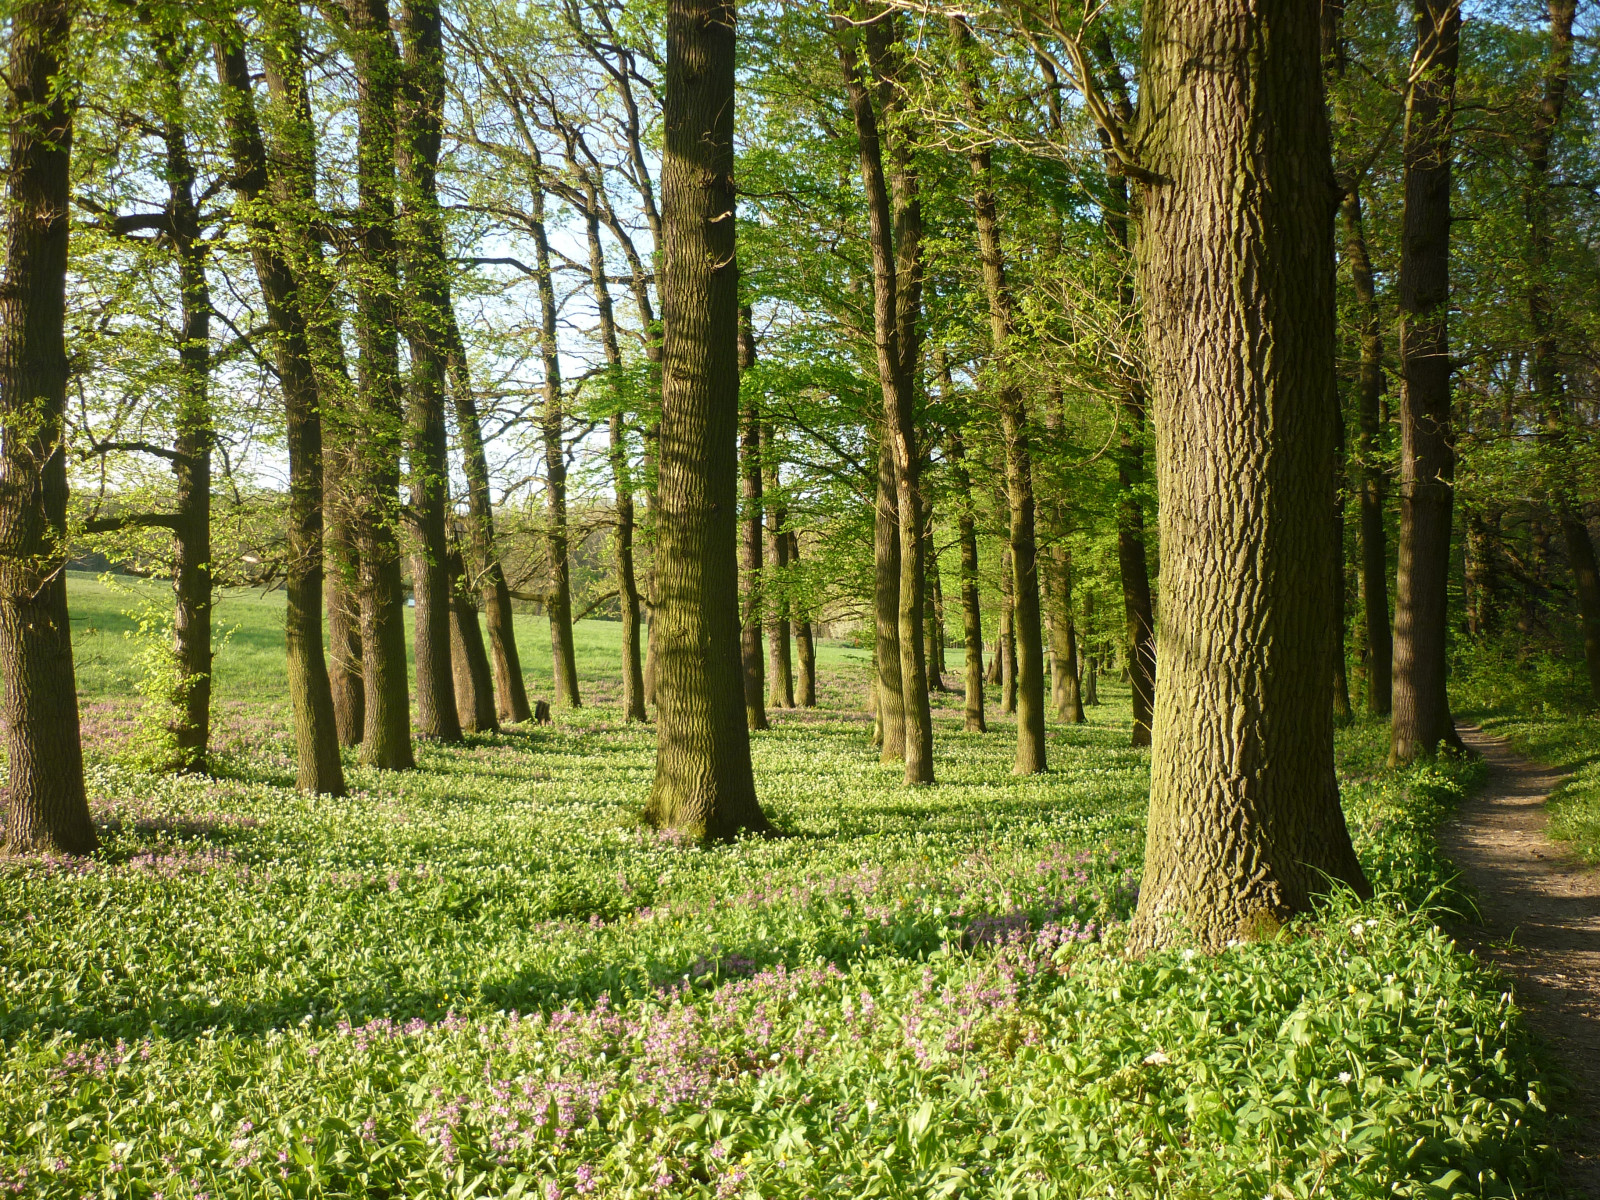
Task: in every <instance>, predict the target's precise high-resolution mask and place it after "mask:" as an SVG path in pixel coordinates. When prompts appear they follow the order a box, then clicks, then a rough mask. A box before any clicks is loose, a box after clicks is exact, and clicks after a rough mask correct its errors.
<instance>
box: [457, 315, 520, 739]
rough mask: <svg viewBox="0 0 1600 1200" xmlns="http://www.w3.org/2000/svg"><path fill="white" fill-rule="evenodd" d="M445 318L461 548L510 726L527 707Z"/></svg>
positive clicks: (467, 393)
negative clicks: (463, 514) (462, 515)
mask: <svg viewBox="0 0 1600 1200" xmlns="http://www.w3.org/2000/svg"><path fill="white" fill-rule="evenodd" d="M449 317H450V379H451V383H452V385H453V386H452V388H451V393H452V395H453V396H454V397H455V410H456V438H457V439H458V442H459V444H460V448H461V468H462V473H463V474H464V475H465V476H466V477H467V545H468V548H469V549H470V551H471V555H472V569H473V571H474V573H475V575H476V578H477V582H478V588H479V590H480V591H481V592H482V594H483V607H484V616H485V618H486V623H487V625H488V626H489V651H490V653H491V654H492V655H493V656H494V689H495V713H496V715H497V716H498V717H499V719H500V720H501V721H503V722H507V723H510V724H513V725H516V724H519V723H521V722H523V721H527V720H529V719H531V718H532V716H533V709H532V708H530V707H529V706H528V687H527V683H526V681H525V680H524V679H523V677H522V656H521V655H520V654H519V653H518V652H517V634H516V627H515V625H514V623H513V620H512V611H511V589H510V587H509V586H507V584H506V573H505V570H504V568H503V567H501V565H500V554H499V551H498V550H497V549H496V547H495V540H494V504H493V499H492V497H491V496H490V494H489V461H488V458H487V457H486V456H485V455H484V452H483V428H482V425H481V423H480V421H479V419H478V401H477V396H476V395H475V393H474V392H473V390H472V375H471V371H470V369H469V367H468V363H467V349H466V345H465V344H464V343H463V342H462V340H461V332H460V330H459V328H458V327H457V325H456V318H455V313H454V311H453V310H452V312H451V313H450V314H449Z"/></svg>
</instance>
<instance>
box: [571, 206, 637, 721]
mask: <svg viewBox="0 0 1600 1200" xmlns="http://www.w3.org/2000/svg"><path fill="white" fill-rule="evenodd" d="M584 183H585V188H586V196H587V206H586V207H585V210H584V230H585V233H586V235H587V237H588V241H589V283H590V286H591V287H593V288H594V300H595V311H596V313H597V314H598V315H599V317H600V342H601V345H602V346H603V347H604V349H605V355H606V370H607V371H609V372H610V374H611V382H612V388H611V405H612V410H611V413H610V415H609V416H608V417H607V419H606V434H607V437H608V438H609V439H610V447H609V451H610V459H611V487H612V490H613V492H614V493H615V494H616V509H617V529H616V533H615V535H614V536H613V538H612V544H613V546H614V548H615V552H616V564H617V566H616V571H617V606H618V608H619V609H620V611H621V614H622V713H623V719H624V720H628V721H644V720H646V719H647V718H646V714H645V710H644V668H643V665H642V663H641V660H640V649H639V632H640V631H639V584H638V581H637V579H636V578H635V577H634V572H633V530H634V509H633V472H632V470H631V469H630V468H629V465H628V437H627V426H626V424H625V422H624V419H623V409H622V401H623V393H622V382H623V381H622V370H623V367H622V346H621V343H620V342H619V341H618V339H617V318H616V308H615V306H614V305H613V304H612V301H611V281H610V279H609V278H608V277H607V275H606V256H605V247H604V246H603V245H602V244H601V242H600V205H599V196H598V195H597V193H596V191H595V188H594V185H593V183H592V182H590V181H589V179H588V177H587V176H585V177H584Z"/></svg>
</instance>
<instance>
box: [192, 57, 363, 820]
mask: <svg viewBox="0 0 1600 1200" xmlns="http://www.w3.org/2000/svg"><path fill="white" fill-rule="evenodd" d="M230 33H231V41H230V42H226V43H223V42H219V43H218V44H217V46H216V61H217V81H218V83H219V84H221V85H222V90H223V97H224V100H223V110H224V113H225V116H226V119H227V126H228V142H229V150H230V157H231V158H232V162H233V175H234V177H233V186H234V191H235V194H236V196H237V197H238V202H239V203H238V207H239V210H240V217H241V219H242V222H243V224H244V227H245V229H246V231H247V233H248V236H249V242H250V253H251V258H252V260H253V262H254V265H255V272H256V280H257V282H258V283H259V284H260V287H261V295H262V299H263V300H264V302H265V305H266V310H267V320H268V323H269V324H270V325H271V326H272V328H273V330H274V332H275V333H276V334H277V337H276V339H275V340H274V344H273V350H274V359H275V365H276V367H277V371H278V385H279V387H280V388H281V389H282V391H283V408H284V430H285V434H286V441H287V442H288V451H289V531H288V542H289V554H288V562H287V564H286V566H285V569H284V576H285V580H284V584H285V587H284V590H285V592H286V594H287V595H286V604H285V613H284V640H285V643H286V648H287V651H288V676H289V697H290V702H291V705H292V709H293V712H294V732H295V760H296V772H295V786H296V787H297V788H299V789H300V790H301V791H305V792H310V793H312V794H324V795H332V796H342V795H344V791H345V783H344V768H343V765H342V764H341V763H340V760H339V731H338V724H337V720H336V715H335V711H334V702H333V693H332V690H331V688H330V685H329V679H328V668H327V662H326V660H325V659H324V658H323V649H322V589H323V573H322V562H323V554H322V526H323V515H322V497H323V479H322V409H321V400H320V397H319V393H318V387H317V373H316V368H315V365H314V363H313V361H312V350H311V342H310V340H309V338H308V336H307V332H306V320H305V313H304V310H303V309H302V307H301V303H300V301H301V298H302V296H303V292H302V291H301V290H300V289H299V288H298V287H297V285H296V281H295V273H294V269H293V266H292V265H291V263H290V262H289V260H288V259H287V258H286V256H285V251H284V245H285V238H284V237H283V236H282V231H281V230H280V228H279V220H278V216H279V214H281V212H282V208H281V206H279V205H275V204H274V203H273V202H272V200H273V197H274V196H275V195H281V188H282V186H283V181H282V180H281V179H280V180H276V181H275V180H274V179H273V178H272V176H271V174H270V169H269V167H268V157H267V150H266V146H265V144H264V143H263V141H262V138H261V128H260V123H259V122H258V120H257V117H256V110H255V98H254V95H253V93H252V91H251V86H250V68H249V64H248V62H247V61H246V58H245V53H244V41H243V33H242V32H241V31H239V30H238V29H237V28H235V29H233V30H231V31H230ZM336 632H337V631H336ZM336 647H337V643H336ZM359 695H360V693H359V692H358V693H357V696H358V698H359Z"/></svg>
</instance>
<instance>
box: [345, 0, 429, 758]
mask: <svg viewBox="0 0 1600 1200" xmlns="http://www.w3.org/2000/svg"><path fill="white" fill-rule="evenodd" d="M349 3H350V38H351V56H352V58H353V60H354V62H355V65H356V86H357V99H356V119H357V131H356V164H357V165H356V181H357V214H356V226H357V229H358V231H359V243H360V249H359V252H358V253H359V259H360V271H359V274H358V275H357V278H356V287H355V293H356V339H355V340H356V350H357V354H358V359H357V371H356V396H357V403H356V407H357V411H358V413H359V421H358V422H356V423H354V424H355V426H358V427H359V429H360V433H361V441H360V443H359V445H355V446H353V447H352V464H351V465H352V468H353V469H352V471H351V478H350V479H349V480H348V483H349V485H350V487H349V491H350V493H351V495H350V503H351V507H352V513H353V525H354V527H355V537H356V551H357V553H358V555H359V557H360V565H359V570H358V574H357V592H358V595H359V598H360V604H361V670H362V684H363V691H364V694H365V708H366V714H365V715H366V724H365V726H364V728H363V730H362V737H361V761H362V762H364V763H366V764H367V765H368V766H371V767H381V768H387V769H391V770H409V769H410V768H412V767H413V766H415V765H416V761H415V759H414V757H413V755H412V749H411V716H410V712H409V709H410V699H409V694H408V692H409V689H408V687H407V680H406V638H405V625H404V622H405V601H404V595H403V592H402V588H401V578H400V545H399V536H398V531H399V525H400V519H401V518H400V506H399V490H400V449H401V445H402V444H403V442H404V440H405V420H404V415H403V412H402V397H401V384H400V351H399V343H398V337H397V330H398V328H399V278H398V256H397V254H396V249H395V182H394V180H395V145H394V133H395V120H394V118H395V91H396V88H397V86H398V81H399V75H400V58H399V55H398V54H397V53H396V51H395V46H394V41H393V39H392V37H391V36H390V33H389V10H388V5H387V3H386V0H349Z"/></svg>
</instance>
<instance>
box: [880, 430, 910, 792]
mask: <svg viewBox="0 0 1600 1200" xmlns="http://www.w3.org/2000/svg"><path fill="white" fill-rule="evenodd" d="M873 503H874V508H873V514H874V515H873V523H872V562H873V575H872V610H873V625H874V639H875V642H874V645H875V653H874V662H875V663H876V667H877V670H876V673H875V677H874V687H875V688H876V693H875V695H876V701H877V710H876V711H877V718H878V721H877V724H878V730H879V737H878V738H877V743H878V748H879V761H880V762H884V763H893V762H897V763H903V762H905V758H906V717H905V692H904V691H903V689H902V688H901V685H900V528H899V517H898V515H897V513H896V510H895V498H894V458H893V455H892V452H891V451H890V449H889V443H888V441H887V440H886V439H881V438H880V439H879V442H878V490H877V494H876V496H875V498H874V502H873Z"/></svg>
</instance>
